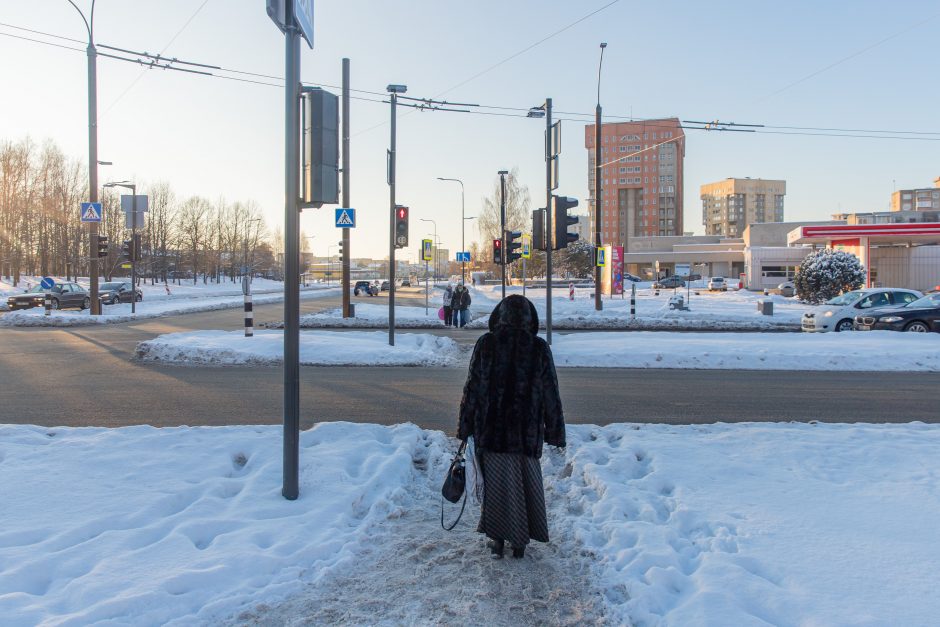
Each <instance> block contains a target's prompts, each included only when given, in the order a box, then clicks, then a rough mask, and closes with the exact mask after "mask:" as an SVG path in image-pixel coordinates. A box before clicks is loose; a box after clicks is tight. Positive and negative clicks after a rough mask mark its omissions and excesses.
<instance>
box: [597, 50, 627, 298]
mask: <svg viewBox="0 0 940 627" xmlns="http://www.w3.org/2000/svg"><path fill="white" fill-rule="evenodd" d="M606 47H607V43H606V42H601V59H600V62H598V64H597V108H596V109H595V110H594V245H595V246H596V247H597V249H600V247H601V215H602V213H603V205H604V194H603V192H602V191H601V66H603V64H604V48H606ZM629 236H630V234H629V233H628V234H627V237H629ZM596 254H597V253H595V255H596ZM595 261H596V260H595ZM594 266H595V267H594V309H595V310H597V311H600V310H601V309H603V304H602V303H601V267H600V266H599V265H597V263H595V264H594Z"/></svg>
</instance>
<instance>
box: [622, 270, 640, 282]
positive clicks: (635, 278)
mask: <svg viewBox="0 0 940 627" xmlns="http://www.w3.org/2000/svg"><path fill="white" fill-rule="evenodd" d="M623 280H624V282H627V281H632V282H633V283H639V282H640V281H642V280H643V279H641V278H640V277H638V276H637V275H635V274H630V273H629V272H624V273H623Z"/></svg>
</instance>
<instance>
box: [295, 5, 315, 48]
mask: <svg viewBox="0 0 940 627" xmlns="http://www.w3.org/2000/svg"><path fill="white" fill-rule="evenodd" d="M294 19H295V20H296V21H297V26H299V27H300V33H301V34H302V35H303V36H304V39H306V40H307V45H308V46H310V48H311V49H313V0H294Z"/></svg>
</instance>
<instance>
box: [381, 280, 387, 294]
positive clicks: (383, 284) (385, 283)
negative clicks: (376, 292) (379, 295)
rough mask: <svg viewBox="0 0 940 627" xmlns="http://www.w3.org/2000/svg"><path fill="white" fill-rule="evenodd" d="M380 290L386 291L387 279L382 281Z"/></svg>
mask: <svg viewBox="0 0 940 627" xmlns="http://www.w3.org/2000/svg"><path fill="white" fill-rule="evenodd" d="M382 291H383V292H387V291H388V281H382Z"/></svg>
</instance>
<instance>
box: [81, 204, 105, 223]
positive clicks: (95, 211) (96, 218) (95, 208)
mask: <svg viewBox="0 0 940 627" xmlns="http://www.w3.org/2000/svg"><path fill="white" fill-rule="evenodd" d="M82 222H101V203H100V202H83V203H82Z"/></svg>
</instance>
